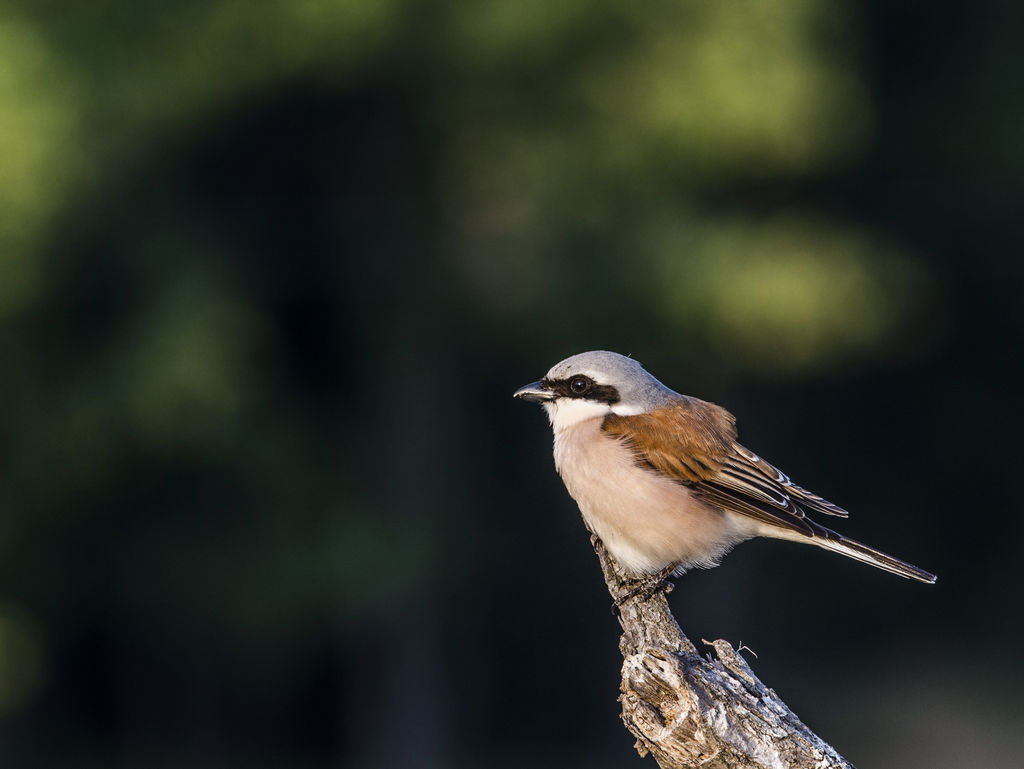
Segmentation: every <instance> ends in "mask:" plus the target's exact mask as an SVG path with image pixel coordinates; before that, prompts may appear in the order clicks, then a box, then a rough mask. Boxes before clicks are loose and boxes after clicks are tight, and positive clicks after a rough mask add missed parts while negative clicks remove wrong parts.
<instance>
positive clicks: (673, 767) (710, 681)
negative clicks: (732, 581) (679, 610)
mask: <svg viewBox="0 0 1024 769" xmlns="http://www.w3.org/2000/svg"><path fill="white" fill-rule="evenodd" d="M593 542H594V550H595V551H596V552H597V556H598V559H599V560H600V562H601V570H602V571H603V572H604V578H605V583H606V584H607V585H608V592H609V593H611V595H612V597H613V598H614V599H615V600H616V601H619V602H620V604H619V622H620V624H621V625H622V638H621V639H620V640H619V649H620V651H621V652H622V659H623V662H622V685H621V689H622V695H621V696H620V697H619V701H620V702H621V703H622V720H623V722H624V723H625V724H626V728H627V729H628V730H629V731H630V732H631V733H632V734H633V735H634V736H635V737H636V749H637V752H639V753H640V755H641V756H645V755H647V754H648V753H650V754H651V755H652V756H654V759H655V760H656V761H657V762H658V765H659V766H660V767H662V769H684V768H685V769H692V768H693V767H701V769H740V768H741V767H742V768H743V769H747V768H748V767H749V768H750V769H754V768H756V769H768V768H770V769H812V768H813V769H832V768H833V767H834V768H835V769H853V766H852V765H851V764H850V763H849V762H847V761H846V760H845V759H844V758H843V757H842V756H840V755H839V754H838V753H837V752H836V751H835V749H834V748H833V747H832V746H831V745H829V744H828V743H826V742H825V741H824V740H822V739H821V738H820V737H818V736H817V735H816V734H814V732H812V731H811V730H810V729H808V728H807V727H806V726H805V725H804V723H803V722H802V721H801V720H800V719H799V718H797V717H796V715H795V714H794V713H793V711H791V710H790V709H789V708H788V707H786V705H785V703H784V702H782V700H780V699H779V697H778V695H776V694H775V692H774V691H772V690H771V689H769V688H768V687H766V686H765V685H764V684H762V683H761V682H760V681H759V680H758V678H757V676H755V675H754V672H753V671H752V670H751V669H750V666H749V665H747V663H746V661H745V660H744V659H743V658H742V657H741V656H740V655H739V654H738V653H737V652H736V650H735V649H733V647H732V646H731V645H729V644H728V643H727V642H726V641H714V642H707V641H705V642H703V643H704V644H706V645H707V646H708V647H709V648H708V649H707V650H706V651H709V652H711V653H709V655H708V656H707V657H705V656H702V655H701V653H700V652H698V650H697V648H696V647H695V646H694V645H693V644H692V643H691V642H690V640H689V639H688V638H687V637H686V636H685V635H683V632H682V631H681V630H680V629H679V625H678V624H676V621H675V619H674V618H673V617H672V613H671V612H670V611H669V607H668V601H667V600H666V598H665V593H664V591H662V590H657V591H654V592H653V593H652V592H651V591H646V592H645V591H643V590H639V591H638V590H637V583H636V582H635V581H634V580H631V579H629V578H628V577H626V576H625V575H624V574H623V573H622V569H621V567H619V565H618V563H616V561H615V560H614V559H613V558H612V557H611V555H610V554H609V553H608V552H607V551H606V550H605V549H604V546H603V545H602V544H601V541H600V540H599V539H597V538H596V537H594V538H593ZM631 593H632V595H631Z"/></svg>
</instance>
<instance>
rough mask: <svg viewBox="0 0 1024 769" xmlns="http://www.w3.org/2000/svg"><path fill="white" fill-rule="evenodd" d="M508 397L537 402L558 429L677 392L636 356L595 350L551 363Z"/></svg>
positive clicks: (663, 400)
mask: <svg viewBox="0 0 1024 769" xmlns="http://www.w3.org/2000/svg"><path fill="white" fill-rule="evenodd" d="M513 397H515V398H519V399H520V400H524V401H529V402H531V403H540V404H542V405H543V406H544V409H545V410H546V411H547V412H548V418H549V419H550V420H551V425H552V427H553V428H554V429H555V431H556V432H557V431H558V430H560V429H562V428H565V427H569V426H571V425H574V424H576V423H577V422H582V421H583V420H585V419H591V418H594V417H602V416H605V415H607V414H618V415H620V416H629V415H633V414H643V413H644V412H646V411H650V410H652V409H656V408H660V407H662V406H666V405H668V404H669V403H671V402H672V400H673V399H674V398H678V397H679V395H678V394H677V393H675V392H673V391H672V390H670V389H669V388H667V387H665V385H663V384H662V383H661V382H659V381H658V380H657V379H655V378H654V377H653V376H651V375H650V374H648V373H647V372H646V371H645V370H644V367H643V366H641V365H640V363H639V361H635V360H633V359H632V358H627V357H626V356H625V355H619V354H618V353H615V352H608V351H607V350H594V351H592V352H582V353H580V354H579V355H573V356H572V357H571V358H566V359H565V360H563V361H560V362H559V363H556V364H555V365H554V366H552V367H551V370H550V371H548V373H547V374H545V375H544V378H543V379H540V380H538V381H536V382H531V383H530V384H528V385H524V386H523V387H520V388H519V389H518V390H516V391H515V393H514V394H513Z"/></svg>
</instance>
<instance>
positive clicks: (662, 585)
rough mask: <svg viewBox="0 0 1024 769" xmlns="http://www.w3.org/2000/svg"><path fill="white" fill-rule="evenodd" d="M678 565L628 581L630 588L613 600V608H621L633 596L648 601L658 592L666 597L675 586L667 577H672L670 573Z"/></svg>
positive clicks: (671, 565)
mask: <svg viewBox="0 0 1024 769" xmlns="http://www.w3.org/2000/svg"><path fill="white" fill-rule="evenodd" d="M676 566H678V564H675V563H673V564H669V565H668V566H666V567H665V568H664V569H662V570H661V571H658V572H655V573H654V574H647V575H645V576H643V577H640V578H639V579H635V580H630V582H631V583H632V586H631V587H630V589H629V590H627V591H626V592H625V593H623V594H622V595H620V596H619V597H618V598H616V599H615V608H618V607H620V606H622V604H624V603H625V602H626V601H628V600H629V599H630V598H633V597H635V596H638V595H639V596H641V597H642V598H643V600H645V601H647V600H650V598H651V596H653V595H654V594H655V593H658V592H664V593H665V594H666V595H668V594H669V593H671V592H672V590H673V589H675V585H674V584H673V583H672V582H670V581H669V577H671V576H672V572H674V571H675V570H676Z"/></svg>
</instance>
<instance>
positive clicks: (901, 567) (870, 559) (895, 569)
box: [810, 524, 938, 585]
mask: <svg viewBox="0 0 1024 769" xmlns="http://www.w3.org/2000/svg"><path fill="white" fill-rule="evenodd" d="M810 541H811V542H813V543H814V544H815V545H817V546H818V547H823V548H825V549H826V550H831V551H832V552H834V553H841V554H842V555H845V556H847V557H849V558H853V559H854V560H857V561H860V562H861V563H866V564H869V565H871V566H876V567H877V568H879V569H885V570H886V571H889V572H892V573H893V574H898V575H900V576H901V577H906V578H907V579H916V580H917V581H918V582H925V583H927V584H929V585H933V584H935V580H937V579H938V577H936V576H935V575H934V574H932V573H930V572H927V571H925V570H924V569H919V568H917V567H916V566H914V565H913V564H911V563H907V562H906V561H901V560H900V559H899V558H894V557H893V556H891V555H889V554H888V553H883V552H882V551H881V550H876V549H875V548H873V547H869V546H868V545H865V544H863V543H862V542H858V541H857V540H855V539H850V538H849V537H844V536H843V535H842V534H840V533H839V532H836V531H832V530H831V529H826V528H825V527H824V526H821V525H820V524H819V525H817V526H815V531H814V537H812V538H811V540H810Z"/></svg>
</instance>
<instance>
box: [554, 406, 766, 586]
mask: <svg viewBox="0 0 1024 769" xmlns="http://www.w3.org/2000/svg"><path fill="white" fill-rule="evenodd" d="M601 421H602V420H601V419H600V418H597V419H588V420H585V421H582V422H579V423H577V424H574V425H571V426H569V427H566V428H564V429H561V430H558V431H557V432H556V433H555V467H556V468H557V469H558V473H559V475H561V476H562V480H563V481H564V482H565V486H566V488H567V489H568V490H569V494H570V495H571V496H572V498H573V499H574V500H576V503H577V504H578V505H579V507H580V512H582V514H583V519H584V521H585V522H586V524H587V526H588V528H589V529H590V530H591V531H593V532H594V533H595V534H597V536H599V537H600V538H601V540H602V541H603V542H604V544H605V546H606V547H607V548H608V550H609V551H610V552H611V553H612V555H613V556H614V557H615V558H616V560H618V561H619V563H621V564H622V566H623V567H624V568H626V569H627V570H629V571H631V572H633V573H642V574H651V573H655V572H658V571H661V570H662V569H664V568H667V567H668V566H669V565H671V564H679V566H680V570H681V571H682V570H685V569H687V568H691V567H694V566H703V567H708V566H714V565H715V564H717V562H718V559H719V558H721V556H723V555H724V554H725V553H726V552H727V551H728V550H729V549H730V548H731V547H732V546H733V545H735V544H736V543H738V542H742V541H743V540H745V539H748V538H750V537H751V536H752V535H753V532H749V531H747V530H746V528H745V527H744V526H743V524H742V521H739V520H737V518H736V517H735V516H732V515H728V514H726V513H723V512H722V511H720V510H717V509H715V508H712V507H710V506H708V505H706V504H704V503H703V502H700V501H699V500H697V499H695V498H694V497H693V496H692V495H691V494H690V492H689V491H688V490H687V488H686V487H685V486H683V485H682V484H679V483H677V482H675V481H672V480H670V479H668V478H666V477H664V476H662V475H659V474H658V473H657V472H655V471H653V470H649V469H646V468H641V467H639V466H637V464H636V460H635V459H634V456H633V453H632V452H631V451H630V450H629V448H628V447H627V446H626V445H625V444H623V443H622V442H621V441H620V440H618V439H616V438H612V437H610V436H609V435H608V434H606V433H604V432H602V430H601Z"/></svg>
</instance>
